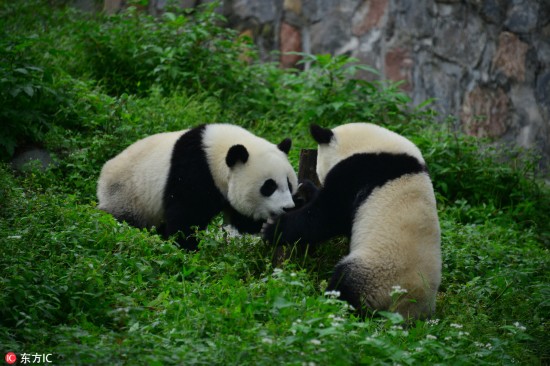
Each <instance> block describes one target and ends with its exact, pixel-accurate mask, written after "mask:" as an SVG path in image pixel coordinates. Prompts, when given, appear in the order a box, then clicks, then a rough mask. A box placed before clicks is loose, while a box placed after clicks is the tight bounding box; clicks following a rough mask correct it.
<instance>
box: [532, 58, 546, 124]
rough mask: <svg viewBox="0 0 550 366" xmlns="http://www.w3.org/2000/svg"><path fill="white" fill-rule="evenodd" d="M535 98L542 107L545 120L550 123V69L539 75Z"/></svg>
mask: <svg viewBox="0 0 550 366" xmlns="http://www.w3.org/2000/svg"><path fill="white" fill-rule="evenodd" d="M535 97H536V100H537V102H538V104H539V105H540V107H541V110H542V113H543V116H544V119H545V120H546V121H550V69H546V70H544V71H543V72H541V73H540V74H539V75H538V77H537V83H536V88H535Z"/></svg>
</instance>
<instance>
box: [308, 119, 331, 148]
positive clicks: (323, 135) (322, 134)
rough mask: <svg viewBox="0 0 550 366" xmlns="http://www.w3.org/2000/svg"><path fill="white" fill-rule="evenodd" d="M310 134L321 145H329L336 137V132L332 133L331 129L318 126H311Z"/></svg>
mask: <svg viewBox="0 0 550 366" xmlns="http://www.w3.org/2000/svg"><path fill="white" fill-rule="evenodd" d="M309 132H310V133H311V136H312V137H313V139H314V140H315V141H317V143H319V144H328V143H329V142H330V140H331V139H332V137H333V136H334V132H332V130H331V129H329V128H322V127H320V126H318V125H316V124H312V125H311V126H309Z"/></svg>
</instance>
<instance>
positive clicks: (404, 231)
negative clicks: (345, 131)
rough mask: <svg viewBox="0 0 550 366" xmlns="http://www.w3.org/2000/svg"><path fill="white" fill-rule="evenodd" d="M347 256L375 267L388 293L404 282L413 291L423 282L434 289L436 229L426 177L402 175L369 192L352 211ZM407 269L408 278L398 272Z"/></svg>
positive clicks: (437, 252)
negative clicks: (357, 258)
mask: <svg viewBox="0 0 550 366" xmlns="http://www.w3.org/2000/svg"><path fill="white" fill-rule="evenodd" d="M350 253H351V254H350V255H351V256H353V257H359V258H362V259H363V260H364V261H366V262H368V263H365V264H366V265H367V267H369V268H372V269H374V268H377V267H380V268H381V274H380V275H379V277H378V278H384V276H387V278H388V281H389V282H390V283H387V284H386V285H387V286H389V287H390V288H391V286H393V285H395V284H398V283H401V284H403V283H406V282H407V281H409V282H411V287H412V286H413V283H414V282H416V281H418V283H416V285H420V282H422V281H424V280H425V281H428V282H429V283H430V285H431V286H430V287H432V288H437V287H438V286H439V282H440V279H441V253H440V228H439V220H438V216H437V208H436V200H435V196H434V193H433V188H432V183H431V181H430V178H429V176H428V174H427V173H417V174H407V175H403V176H401V177H399V178H397V179H395V180H392V181H390V182H388V183H386V184H384V185H383V186H381V187H378V188H376V189H374V190H373V191H372V193H371V194H370V195H369V197H368V198H367V199H366V200H365V202H363V204H361V206H360V207H358V209H357V212H356V215H355V220H354V225H353V228H352V235H351V240H350ZM404 253H406V255H404ZM391 268H395V269H396V271H392V270H391ZM408 268H410V269H411V271H410V273H409V271H408V270H405V271H403V269H408ZM397 269H399V270H397ZM419 273H422V277H423V278H421V277H420V276H419ZM382 282H383V281H382Z"/></svg>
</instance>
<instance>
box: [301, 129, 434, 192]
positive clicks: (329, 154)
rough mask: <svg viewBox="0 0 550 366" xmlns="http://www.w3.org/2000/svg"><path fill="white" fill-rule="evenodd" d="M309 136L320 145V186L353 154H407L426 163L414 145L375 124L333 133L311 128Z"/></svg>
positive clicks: (318, 164) (318, 171) (318, 161)
mask: <svg viewBox="0 0 550 366" xmlns="http://www.w3.org/2000/svg"><path fill="white" fill-rule="evenodd" d="M310 132H311V136H312V137H313V139H314V140H315V141H317V143H318V144H319V149H318V152H317V175H318V177H319V181H320V182H321V183H323V182H324V181H325V178H326V176H327V174H328V172H329V171H330V170H331V169H332V168H333V167H334V166H335V165H336V164H337V163H338V162H340V161H342V160H343V159H346V158H348V157H350V156H352V155H354V154H360V153H381V152H384V153H393V154H408V155H411V156H413V157H415V158H417V159H418V161H419V162H421V163H424V158H423V157H422V154H421V152H420V150H419V149H418V147H416V145H414V144H413V143H412V142H411V141H409V140H407V139H406V138H405V137H403V136H401V135H399V134H397V133H395V132H392V131H390V130H388V129H386V128H384V127H380V126H377V125H374V124H372V123H348V124H344V125H340V126H338V127H335V128H333V129H332V130H331V129H328V128H322V127H320V126H318V125H315V124H312V125H311V127H310Z"/></svg>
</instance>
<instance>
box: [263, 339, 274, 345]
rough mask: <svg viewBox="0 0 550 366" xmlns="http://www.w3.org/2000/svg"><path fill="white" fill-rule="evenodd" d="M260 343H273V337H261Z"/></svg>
mask: <svg viewBox="0 0 550 366" xmlns="http://www.w3.org/2000/svg"><path fill="white" fill-rule="evenodd" d="M262 343H266V344H272V343H273V339H271V338H262Z"/></svg>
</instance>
